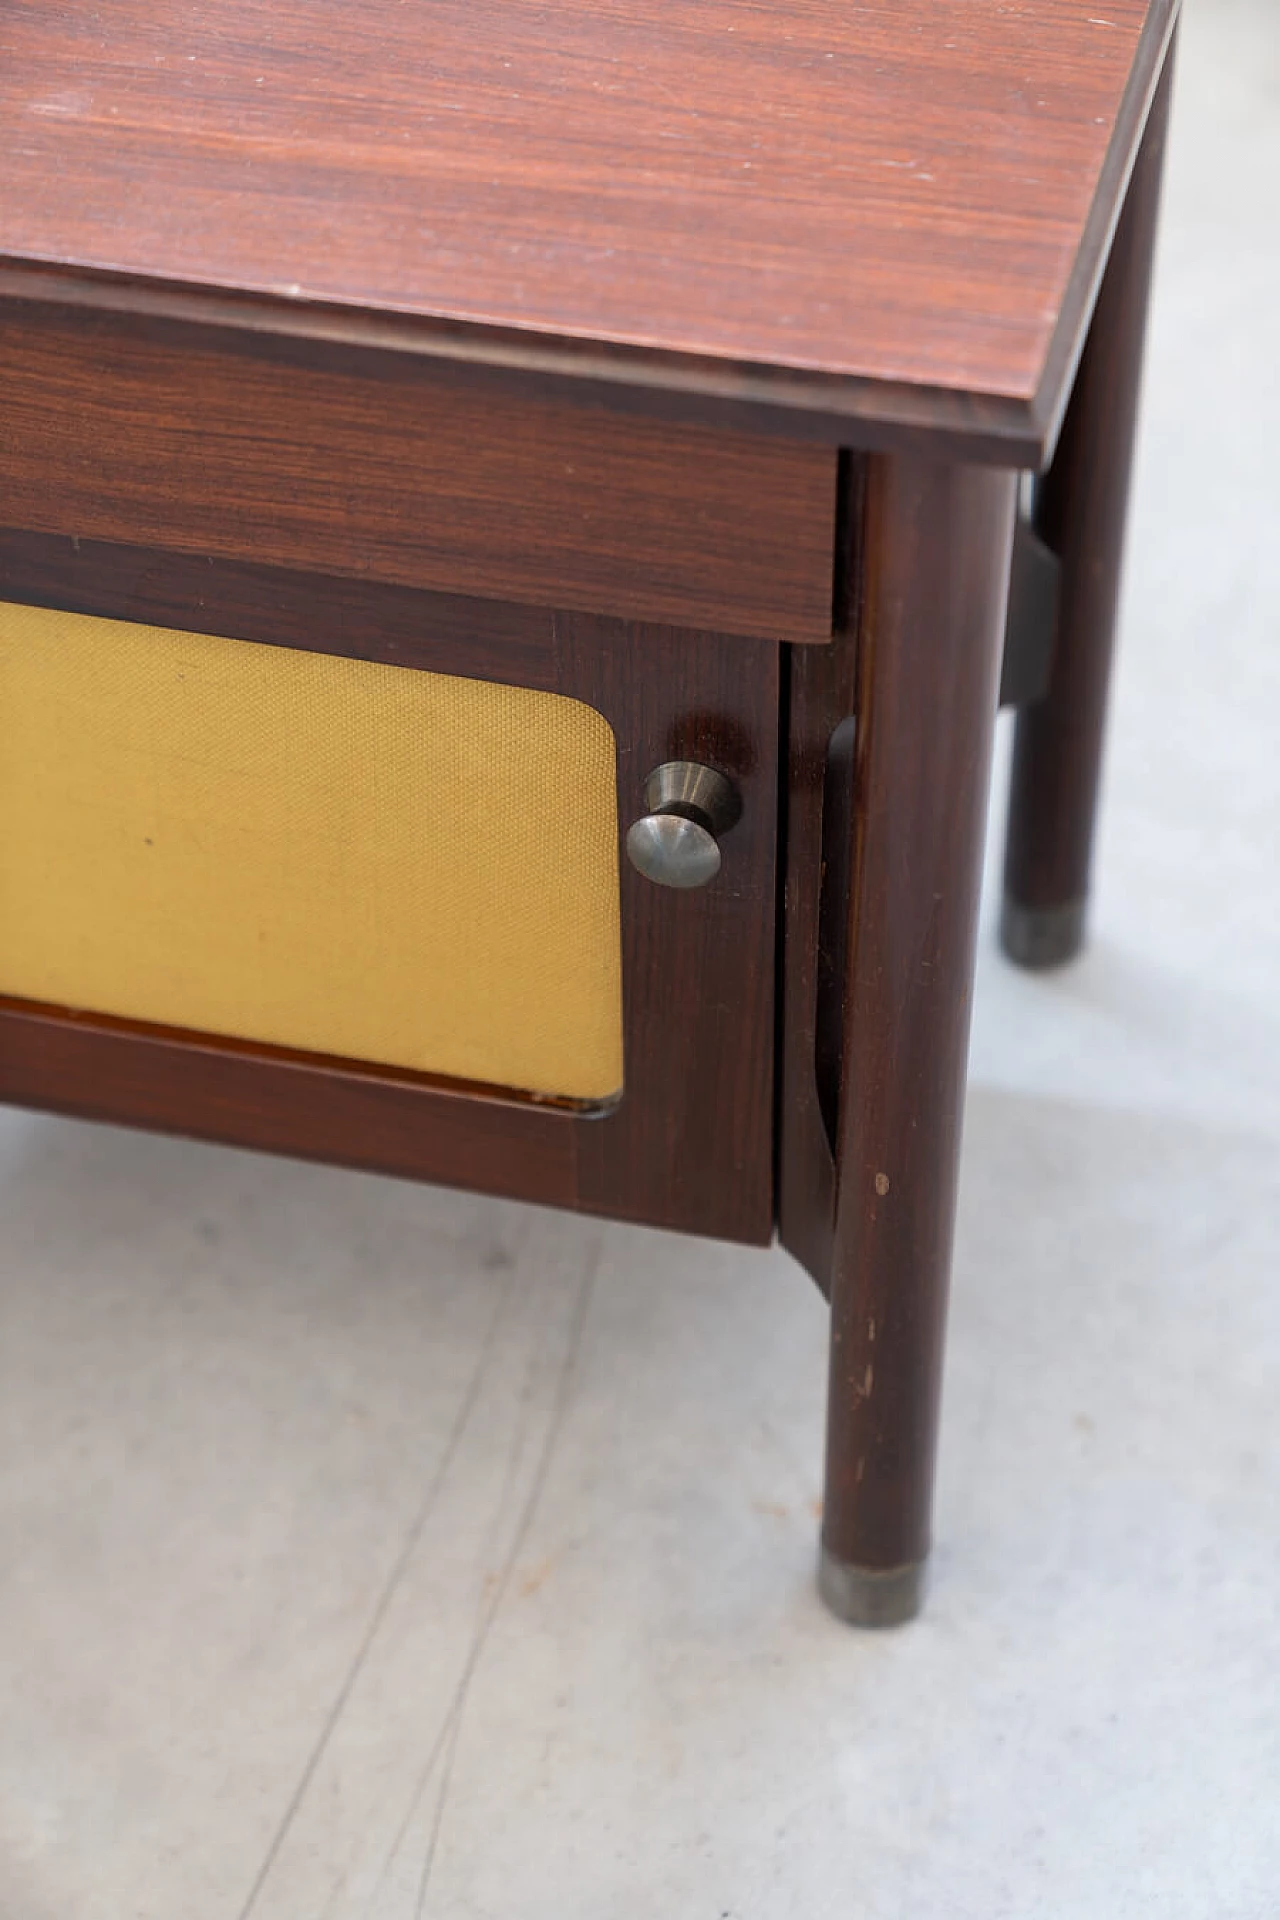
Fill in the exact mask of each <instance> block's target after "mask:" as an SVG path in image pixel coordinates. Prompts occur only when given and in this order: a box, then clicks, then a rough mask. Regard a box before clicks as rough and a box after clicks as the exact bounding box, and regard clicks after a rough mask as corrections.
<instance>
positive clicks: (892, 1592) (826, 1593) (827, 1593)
mask: <svg viewBox="0 0 1280 1920" xmlns="http://www.w3.org/2000/svg"><path fill="white" fill-rule="evenodd" d="M927 1565H928V1562H927V1561H925V1560H913V1561H912V1562H911V1563H910V1564H909V1565H908V1566H905V1567H851V1566H849V1565H848V1563H847V1562H846V1561H844V1560H837V1559H836V1558H835V1556H834V1555H833V1554H831V1553H829V1552H828V1551H827V1549H826V1547H823V1548H822V1550H821V1553H820V1556H819V1559H818V1592H819V1593H820V1594H821V1595H822V1598H823V1599H824V1600H825V1601H826V1603H827V1605H828V1607H829V1608H830V1609H831V1611H832V1613H834V1614H835V1616H836V1619H837V1620H846V1621H848V1623H849V1625H850V1626H851V1627H900V1626H902V1625H903V1624H904V1622H905V1621H907V1620H914V1619H915V1617H916V1615H917V1614H918V1613H919V1611H920V1606H921V1602H922V1601H923V1599H924V1588H925V1568H926V1566H927Z"/></svg>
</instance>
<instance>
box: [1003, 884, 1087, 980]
mask: <svg viewBox="0 0 1280 1920" xmlns="http://www.w3.org/2000/svg"><path fill="white" fill-rule="evenodd" d="M1085 905H1086V903H1085V901H1083V900H1069V901H1068V902H1067V904H1066V906H1065V907H1021V906H1019V905H1018V903H1017V901H1016V900H1010V899H1009V898H1008V897H1007V896H1006V899H1005V902H1004V909H1003V911H1002V913H1001V915H1000V945H1001V946H1002V947H1003V948H1004V950H1005V952H1006V953H1007V954H1008V956H1009V958H1010V959H1011V960H1012V961H1014V962H1015V964H1016V965H1017V966H1020V967H1030V968H1033V969H1035V970H1037V971H1038V970H1039V969H1041V968H1044V967H1061V966H1063V965H1065V963H1066V962H1067V961H1068V960H1074V959H1075V957H1076V955H1077V954H1078V953H1079V951H1080V949H1081V947H1082V946H1083V945H1084V917H1085Z"/></svg>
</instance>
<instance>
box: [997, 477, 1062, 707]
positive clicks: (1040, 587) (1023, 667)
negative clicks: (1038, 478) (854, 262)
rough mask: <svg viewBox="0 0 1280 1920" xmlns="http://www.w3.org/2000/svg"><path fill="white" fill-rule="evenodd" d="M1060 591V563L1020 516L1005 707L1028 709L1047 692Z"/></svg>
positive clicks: (1003, 677) (1008, 620)
mask: <svg viewBox="0 0 1280 1920" xmlns="http://www.w3.org/2000/svg"><path fill="white" fill-rule="evenodd" d="M1061 593H1062V562H1061V561H1060V560H1059V559H1058V556H1057V554H1056V553H1055V552H1054V551H1053V549H1052V548H1051V547H1049V546H1047V545H1046V544H1045V542H1044V541H1043V540H1042V539H1041V537H1040V535H1039V534H1038V533H1037V532H1036V530H1035V526H1034V524H1033V522H1032V519H1031V516H1030V515H1029V514H1028V513H1025V512H1022V513H1019V515H1018V519H1017V523H1016V525H1015V527H1014V534H1013V564H1012V568H1011V571H1010V575H1009V608H1008V612H1007V614H1006V616H1005V628H1004V664H1003V666H1002V667H1001V670H1000V705H1001V706H1002V707H1029V706H1031V705H1032V704H1033V702H1035V701H1036V700H1043V699H1044V697H1045V695H1046V694H1047V693H1048V691H1049V680H1050V676H1051V675H1052V672H1053V654H1054V648H1055V646H1056V644H1057V639H1058V618H1059V607H1060V604H1061Z"/></svg>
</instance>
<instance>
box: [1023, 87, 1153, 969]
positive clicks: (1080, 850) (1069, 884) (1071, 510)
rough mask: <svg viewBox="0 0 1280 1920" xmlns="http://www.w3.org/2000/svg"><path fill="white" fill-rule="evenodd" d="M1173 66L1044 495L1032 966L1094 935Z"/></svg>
mask: <svg viewBox="0 0 1280 1920" xmlns="http://www.w3.org/2000/svg"><path fill="white" fill-rule="evenodd" d="M1172 71H1173V56H1172V50H1171V51H1170V54H1169V57H1168V58H1167V59H1166V61H1165V70H1164V74H1163V76H1162V78H1161V81H1160V86H1159V90H1158V92H1157V94H1156V97H1155V100H1154V102H1153V104H1152V108H1151V113H1150V117H1149V119H1148V122H1147V129H1146V133H1145V135H1144V137H1143V142H1142V146H1141V149H1140V151H1139V154H1138V159H1137V163H1136V165H1135V167H1134V172H1133V177H1132V179H1131V181H1130V184H1129V191H1128V196H1127V198H1126V200H1125V204H1124V210H1123V212H1122V214H1121V216H1120V224H1119V227H1118V228H1117V230H1116V237H1115V243H1114V245H1113V247H1112V251H1111V258H1110V261H1109V263H1108V265H1107V269H1106V273H1105V275H1104V277H1103V281H1102V286H1101V289H1100V291H1099V295H1098V304H1097V307H1096V309H1095V311H1094V316H1093V322H1092V325H1091V327H1090V329H1089V337H1088V340H1087V342H1086V344H1085V350H1084V356H1083V358H1082V360H1081V362H1080V370H1079V373H1078V374H1077V376H1076V384H1075V389H1074V392H1073V394H1072V398H1071V403H1070V406H1069V407H1068V409H1067V415H1066V420H1065V422H1064V424H1063V429H1062V437H1061V439H1060V441H1059V443H1058V450H1057V453H1056V455H1055V456H1054V460H1053V464H1052V466H1051V467H1050V468H1049V471H1048V473H1047V474H1046V475H1045V476H1044V479H1043V480H1042V481H1041V482H1040V484H1039V487H1038V489H1037V494H1036V510H1035V519H1036V529H1037V531H1038V532H1039V534H1040V536H1041V538H1042V539H1043V540H1044V541H1045V542H1046V543H1047V544H1048V545H1049V546H1050V547H1051V548H1052V549H1053V551H1054V552H1055V553H1056V554H1058V556H1059V558H1060V559H1061V562H1062V582H1061V601H1060V606H1059V618H1058V639H1057V647H1056V651H1055V655H1054V664H1053V674H1052V679H1051V682H1050V686H1049V692H1048V694H1047V696H1046V697H1045V698H1044V699H1043V700H1040V701H1037V702H1036V703H1035V704H1034V705H1033V706H1029V707H1026V708H1024V709H1023V711H1022V712H1021V713H1020V714H1019V716H1018V726H1017V734H1016V738H1015V743H1014V754H1013V779H1012V785H1011V791H1010V801H1009V839H1008V848H1007V852H1006V857H1005V879H1004V910H1003V915H1002V920H1001V934H1000V937H1001V940H1002V942H1003V945H1004V948H1005V951H1006V952H1007V953H1008V955H1009V957H1010V958H1011V959H1013V960H1016V961H1018V962H1019V963H1020V964H1021V965H1022V966H1025V967H1048V966H1056V965H1058V964H1059V963H1060V962H1062V961H1064V960H1069V959H1071V958H1072V956H1073V955H1074V954H1075V953H1077V952H1078V951H1079V948H1080V945H1081V942H1082V941H1083V938H1084V922H1085V906H1086V900H1087V896H1088V892H1089V870H1090V862H1091V858H1092V852H1093V835H1094V818H1095V814H1096V811H1097V799H1098V784H1099V776H1100V773H1101V767H1102V748H1103V736H1104V733H1105V729H1106V717H1107V690H1108V685H1109V681H1110V676H1111V657H1112V650H1113V642H1114V636H1115V623H1116V606H1117V601H1118V598H1119V591H1120V563H1121V559H1122V555H1123V550H1124V531H1125V518H1126V510H1127V506H1128V498H1129V476H1130V470H1131V467H1132V464H1133V443H1134V429H1135V425H1136V421H1137V412H1138V388H1139V381H1140V375H1141V371H1142V348H1143V339H1144V336H1145V332H1146V317H1147V296H1148V290H1149V287H1150V280H1151V261H1152V254H1153V251H1154V246H1155V231H1156V214H1157V211H1158V207H1159V201H1160V175H1161V165H1162V161H1163V157H1164V145H1165V132H1166V128H1167V124H1168V115H1169V91H1170V85H1171V80H1172Z"/></svg>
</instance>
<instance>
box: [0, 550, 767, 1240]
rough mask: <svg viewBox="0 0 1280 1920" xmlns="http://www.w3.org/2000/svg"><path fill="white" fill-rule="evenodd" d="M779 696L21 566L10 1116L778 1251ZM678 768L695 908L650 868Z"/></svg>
mask: <svg viewBox="0 0 1280 1920" xmlns="http://www.w3.org/2000/svg"><path fill="white" fill-rule="evenodd" d="M779 665H780V661H779V648H778V647H777V646H776V645H773V644H770V643H766V642H763V641H753V640H750V639H745V638H725V637H724V636H719V635H712V634H700V633H696V632H691V631H687V630H678V629H670V628H665V627H664V628H657V627H645V626H641V625H637V624H635V623H626V622H621V621H616V620H607V619H603V618H600V617H596V616H591V615H584V614H578V613H566V612H561V613H558V614H555V615H551V614H549V613H544V612H540V611H538V610H534V609H521V608H509V607H508V608H501V609H498V608H495V607H494V606H493V604H492V603H486V602H473V601H467V600H462V599H444V598H442V597H439V596H433V595H429V594H424V593H419V592H414V591H410V590H405V589H399V588H394V587H386V586H371V585H368V584H365V583H360V582H353V581H349V580H348V581H343V580H340V579H335V578H333V577H331V576H314V575H306V574H300V573H296V572H291V573H288V574H282V573H280V572H279V571H278V570H275V569H271V568H263V567H254V566H244V565H240V564H238V563H231V562H217V561H211V560H209V559H201V560H195V559H191V558H188V557H186V556H182V555H172V554H166V553H164V552H163V551H160V550H157V549H146V550H139V549H126V548H122V547H118V546H108V545H102V544H99V543H96V542H93V541H89V540H79V541H76V542H72V541H71V540H69V539H65V538H62V537H59V536H49V535H39V534H34V535H33V534H30V533H13V532H10V533H7V534H0V800H2V801H3V808H4V813H5V818H6V822H7V826H6V833H5V839H4V846H3V848H2V849H0V995H3V996H4V998H3V999H2V1000H0V1098H8V1099H11V1100H16V1101H20V1102H25V1103H28V1104H34V1105H40V1106H48V1107H52V1108H56V1109H59V1110H64V1111H70V1112H76V1113H84V1114H89V1115H97V1116H101V1117H105V1118H115V1119H120V1120H124V1121H132V1122H136V1123H139V1124H143V1125H151V1126H157V1127H162V1128H166V1129H172V1130H177V1131H184V1132H189V1133H193V1134H196V1135H202V1136H205V1137H211V1138H216V1139H224V1140H229V1141H234V1142H239V1143H242V1144H245V1145H249V1146H259V1147H267V1148H272V1149H276V1150H280V1151H284V1152H292V1153H297V1154H302V1155H309V1156H314V1157H317V1158H323V1159H330V1160H335V1161H339V1162H343V1163H347V1164H352V1165H357V1166H367V1167H377V1168H382V1169H385V1170H387V1171H392V1172H398V1173H405V1174H410V1175H416V1176H420V1177H424V1178H428V1179H434V1180H441V1181H446V1182H450V1183H453V1184H460V1185H468V1186H473V1187H479V1188H482V1189H485V1190H489V1191H493V1192H498V1193H508V1194H512V1195H515V1196H517V1197H521V1198H528V1199H535V1200H545V1201H548V1202H552V1203H555V1204H560V1205H570V1206H578V1207H582V1208H585V1209H588V1210H590V1211H595V1212H603V1213H610V1214H617V1215H621V1216H624V1217H631V1218H636V1219H641V1220H648V1221H653V1222H655V1223H660V1224H664V1225H669V1226H674V1227H681V1228H685V1229H689V1230H693V1231H703V1232H708V1233H717V1234H721V1235H724V1236H726V1237H730V1238H738V1239H745V1240H757V1241H759V1240H763V1239H765V1238H767V1237H768V1234H769V1232H770V1229H771V1224H772V1166H771V1160H772V1154H771V1139H772V1123H771V1110H772V1071H773V1059H772V1055H773V1007H774V1000H773V950H774V884H775V882H774V874H775V867H774V858H775V836H776V804H777V786H776V782H777V737H778V700H779ZM673 759H691V760H696V761H698V762H700V763H701V764H703V765H708V766H711V767H714V768H715V769H716V770H717V771H718V772H720V773H722V774H724V775H725V776H727V778H728V779H729V780H730V781H731V782H732V784H733V785H734V787H735V788H736V790H737V793H738V796H739V799H740V802H741V817H740V818H739V819H738V820H737V822H736V823H735V824H733V825H732V827H731V828H730V829H729V830H728V831H727V832H726V833H725V834H724V836H723V839H722V843H721V844H722V854H723V864H722V867H721V870H720V872H719V873H718V875H717V876H716V877H715V878H714V879H713V880H712V881H711V882H710V884H708V885H706V886H704V887H702V888H700V889H697V890H693V891H679V890H674V889H671V888H665V887H660V886H656V885H654V884H653V883H652V882H651V881H649V880H647V879H645V878H643V877H642V876H641V875H640V874H639V873H638V872H637V871H636V870H635V869H634V868H633V867H632V866H631V865H630V864H629V862H628V861H627V860H626V858H625V854H624V851H623V847H624V841H625V835H626V831H627V828H628V826H629V825H630V823H631V822H632V821H633V820H635V819H636V818H637V817H638V816H639V815H640V814H641V813H642V812H643V811H644V808H645V791H644V790H645V781H646V776H647V775H648V773H649V772H650V771H651V769H652V768H653V767H654V766H656V765H658V764H661V763H662V762H664V761H668V760H673Z"/></svg>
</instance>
